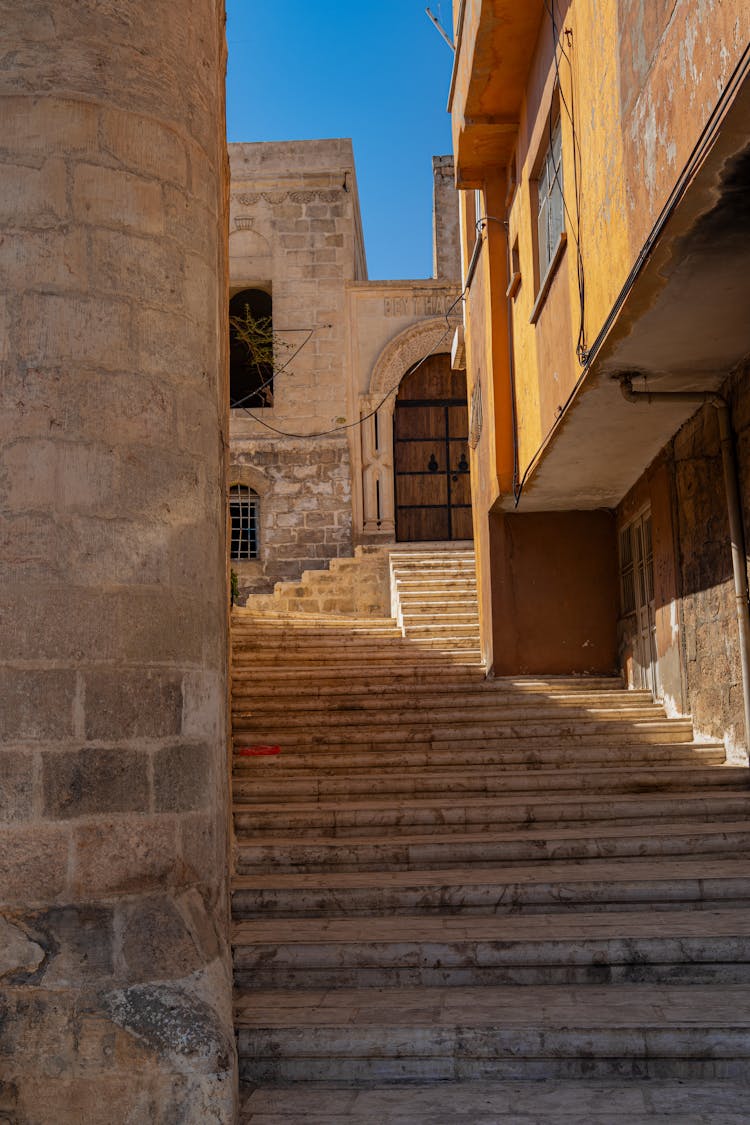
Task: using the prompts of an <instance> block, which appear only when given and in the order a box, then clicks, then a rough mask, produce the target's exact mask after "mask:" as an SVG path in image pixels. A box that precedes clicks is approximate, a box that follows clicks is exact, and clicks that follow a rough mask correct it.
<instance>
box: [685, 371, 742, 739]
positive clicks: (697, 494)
mask: <svg viewBox="0 0 750 1125" xmlns="http://www.w3.org/2000/svg"><path fill="white" fill-rule="evenodd" d="M748 375H750V366H745V367H744V368H742V369H740V370H739V371H738V372H736V373H735V375H734V376H733V377H732V379H731V380H730V381H729V383H728V384H727V385H726V386H725V388H724V393H725V395H726V397H727V398H728V399H729V401H730V403H731V409H732V426H733V429H734V433H735V449H736V453H737V461H738V469H739V474H740V496H741V497H742V498H743V501H744V512H743V516H744V524H745V534H746V536H747V534H748V531H750V394H748V389H747V387H748ZM672 456H673V459H674V472H675V491H676V521H677V531H678V543H679V559H678V565H679V575H680V582H681V589H682V616H683V633H684V646H683V659H684V669H685V678H686V686H687V696H688V703H689V708H690V712H691V714H692V715H693V718H694V721H695V724H696V727H697V729H698V730H699V731H701V732H703V733H705V734H708V735H712V736H714V737H718V738H724V739H726V741H727V744H728V746H729V748H730V750H731V749H732V748H733V747H736V748H739V747H742V746H744V747H745V748H747V743H746V739H745V732H744V729H743V728H744V721H743V702H742V681H741V676H740V661H739V648H738V639H737V638H738V632H737V617H736V611H735V597H734V582H733V577H732V558H731V550H730V540H729V522H728V518H727V509H726V500H725V495H724V476H723V471H722V462H721V451H720V446H719V436H718V425H717V419H716V412H715V410H714V409H713V408H712V407H704V408H703V409H702V410H701V411H700V412H699V413H698V414H697V415H695V417H694V418H692V419H691V420H690V421H689V422H688V423H687V424H686V425H685V426H683V427H682V429H681V430H680V431H679V433H678V434H677V435H676V437H675V439H674V441H673V443H672ZM746 546H747V543H746Z"/></svg>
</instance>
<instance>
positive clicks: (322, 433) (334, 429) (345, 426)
mask: <svg viewBox="0 0 750 1125" xmlns="http://www.w3.org/2000/svg"><path fill="white" fill-rule="evenodd" d="M465 295H466V289H464V290H462V292H461V293H459V295H458V297H456V299H455V301H453V303H452V304H451V305H450V306H449V308H448V309H447V310H446V311H445V313H444V314H443V316H444V318H445V322H446V325H447V327H446V329H445V331H444V332H443V334H442V335H441V337H440V339H439V340H437V342H436V343H434V344H433V345H432V347H431V348H430V350H429V351H428V352H427V353H426V354H425V355H423V356H422V358H421V359H420V360H418V361H417V363H415V364H414V365H413V366H412V367H411V368H410V373H411V372H413V371H416V370H417V369H418V368H420V367H421V366H422V364H423V363H426V362H427V360H428V359H429V358H430V356H432V355H434V354H435V352H436V350H437V348H439V347H440V345H441V344H442V342H443V340H444V339H445V337H446V336H447V335H448V334H449V332H453V331H454V329H455V326H454V325H453V324H451V322H450V315H451V313H452V312H453V310H454V309H455V307H456V305H458V304H459V303H460V302H461V301H463V299H464V297H465ZM329 327H330V326H329ZM313 331H315V330H313ZM306 343H307V340H305V341H303V343H302V344H301V345H300V347H299V348H298V349H297V352H296V353H295V355H298V354H299V352H300V351H301V350H302V348H303V347H304V346H305V344H306ZM293 358H294V356H292V357H290V359H289V360H288V361H287V363H286V364H285V365H284V367H283V368H280V370H279V372H278V374H280V373H281V371H283V370H284V369H285V368H286V367H288V366H289V364H290V363H291V361H292V359H293ZM400 385H401V379H399V381H398V383H395V384H394V385H393V386H392V387H391V388H390V389H389V390H387V391H386V392H385V394H384V395H383V397H382V398H381V400H380V402H379V403H378V404H377V406H375V407H374V408H373V409H372V410H370V411H369V412H368V413H367V414H363V415H362V417H361V418H358V419H357V420H356V421H354V422H346V423H342V424H341V425H339V426H331V428H330V429H328V430H319V431H316V432H314V433H307V434H300V433H293V432H291V431H289V430H281V429H279V428H278V427H277V426H272V425H271V423H270V422H266V421H264V420H263V418H259V417H258V415H257V414H253V412H252V410H250V409H249V408H248V407H247V406H241V407H237V409H241V410H244V411H245V413H246V414H247V415H248V417H250V418H252V419H253V421H254V422H258V423H260V425H261V426H265V428H266V429H267V430H271V431H272V432H273V433H275V434H278V435H279V436H280V437H288V438H321V437H329V436H330V435H331V434H337V433H341V432H342V431H344V430H353V429H356V427H357V426H361V425H362V424H363V423H364V422H366V421H368V419H370V418H372V417H374V416H375V415H376V414H377V412H378V411H379V410H380V408H381V406H383V405H384V404H385V403H386V402H387V401H388V399H389V398H390V397H391V395H392V394H394V393H395V392H396V391H397V390H398V388H399V386H400ZM261 389H262V388H261Z"/></svg>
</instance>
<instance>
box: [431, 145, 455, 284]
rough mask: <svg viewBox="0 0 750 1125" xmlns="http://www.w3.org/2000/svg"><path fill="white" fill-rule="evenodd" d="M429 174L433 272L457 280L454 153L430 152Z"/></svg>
mask: <svg viewBox="0 0 750 1125" xmlns="http://www.w3.org/2000/svg"><path fill="white" fill-rule="evenodd" d="M432 176H433V196H432V276H433V277H435V278H440V279H441V280H445V281H460V279H461V235H460V228H459V221H458V192H457V191H456V185H455V170H454V165H453V157H452V156H433V158H432Z"/></svg>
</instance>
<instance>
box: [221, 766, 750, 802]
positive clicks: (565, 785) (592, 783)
mask: <svg viewBox="0 0 750 1125" xmlns="http://www.w3.org/2000/svg"><path fill="white" fill-rule="evenodd" d="M687 784H692V785H700V786H702V787H703V788H704V789H705V790H707V791H708V790H711V791H713V790H715V789H721V788H728V789H731V790H732V791H735V790H736V791H739V792H740V793H741V792H742V791H743V790H745V791H747V769H746V767H744V766H737V767H731V766H721V767H716V766H708V767H702V766H701V765H700V764H696V765H695V766H685V765H680V766H672V767H670V766H646V767H642V768H638V767H633V766H630V767H627V766H625V767H619V768H618V767H612V766H588V767H587V768H586V769H570V768H569V769H564V770H554V771H551V770H533V771H530V770H525V769H512V768H511V769H497V768H495V769H492V768H488V767H483V766H479V767H474V768H473V769H470V768H468V767H465V768H463V769H462V770H460V771H456V770H453V771H450V770H440V769H432V770H419V771H414V772H413V773H411V774H409V775H407V776H405V775H404V774H402V773H401V772H400V771H399V770H398V769H395V770H391V771H388V772H385V771H379V772H377V773H362V774H360V775H358V776H356V777H346V776H343V777H342V776H338V777H324V776H314V775H310V776H308V777H289V776H288V775H286V774H284V773H277V774H276V775H275V776H273V777H269V776H266V777H261V776H258V775H256V776H255V777H251V778H249V779H235V781H234V782H233V794H234V799H235V802H236V803H237V804H238V805H250V804H259V805H266V804H270V803H271V802H273V801H275V800H276V801H279V802H282V803H283V804H287V803H288V802H289V801H320V802H326V801H337V800H347V799H349V798H351V799H353V800H360V799H361V798H362V797H364V796H368V795H370V794H373V793H375V794H377V796H378V798H379V799H383V800H385V799H389V798H394V799H400V798H402V797H407V798H420V799H429V798H431V797H432V798H433V799H434V798H435V797H438V796H442V795H444V794H445V793H450V794H451V795H452V799H454V800H455V799H456V798H458V797H466V796H480V797H481V796H497V795H501V794H502V795H510V794H523V795H528V796H530V797H532V798H534V799H538V798H539V797H540V796H541V795H543V794H550V795H555V796H557V795H562V794H566V795H567V794H568V793H570V792H574V793H579V794H582V793H586V794H589V793H609V794H620V793H644V794H645V793H648V794H651V793H658V792H665V793H669V792H684V790H685V787H686V785H687ZM748 797H750V792H748Z"/></svg>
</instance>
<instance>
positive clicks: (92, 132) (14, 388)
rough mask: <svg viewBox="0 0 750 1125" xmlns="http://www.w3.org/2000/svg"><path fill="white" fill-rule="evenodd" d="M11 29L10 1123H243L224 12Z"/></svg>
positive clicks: (123, 11)
mask: <svg viewBox="0 0 750 1125" xmlns="http://www.w3.org/2000/svg"><path fill="white" fill-rule="evenodd" d="M0 22H1V23H2V26H3V35H4V40H5V42H6V45H8V49H9V53H8V56H7V58H6V64H7V65H5V66H4V67H3V68H2V69H1V70H0V118H1V119H2V121H3V141H2V144H3V148H2V158H1V162H0V180H1V181H2V191H0V199H2V203H0V225H1V228H2V229H1V230H0V321H1V322H2V324H3V327H4V331H3V334H2V347H1V348H0V363H1V364H2V369H1V370H0V427H1V429H2V433H3V436H4V443H3V448H2V451H1V452H0V510H1V511H2V519H1V520H0V657H1V659H2V667H1V669H0V854H1V855H2V862H1V863H0V982H1V984H2V989H1V992H0V1057H2V1059H3V1066H2V1083H0V1120H4V1121H12V1122H19V1123H21V1122H23V1125H49V1123H50V1122H55V1125H68V1123H70V1125H73V1123H76V1125H79V1123H80V1122H82V1121H85V1122H87V1125H104V1123H105V1122H106V1123H107V1125H111V1123H112V1122H114V1121H118V1122H119V1121H121V1122H126V1121H127V1122H154V1123H157V1122H167V1121H175V1122H176V1121H180V1122H181V1123H182V1125H189V1123H195V1125H198V1123H199V1122H200V1123H201V1125H204V1123H206V1122H214V1123H219V1122H230V1121H232V1120H233V1119H234V1113H235V1106H236V1094H235V1068H234V1043H233V1036H232V1020H231V976H230V965H229V956H228V944H227V937H228V923H227V819H228V801H227V743H226V730H225V723H226V692H227V682H226V679H227V677H226V667H227V613H226V604H227V582H226V579H227V565H226V546H225V508H224V480H225V466H224V463H223V448H224V433H223V431H224V428H225V426H224V420H225V417H226V368H225V360H224V353H225V335H226V330H225V318H226V298H225V291H224V285H223V281H224V278H225V276H226V252H225V242H224V233H225V229H226V211H225V184H226V179H225V160H226V153H225V148H224V144H223V135H224V113H223V68H224V56H225V46H224V30H223V29H224V5H223V3H222V2H220V0H187V2H186V3H185V4H184V5H182V7H181V9H180V13H179V18H176V16H175V10H174V6H173V5H171V4H167V3H166V0H119V2H118V3H116V4H115V3H112V2H110V0H104V2H96V3H94V2H93V0H82V2H81V3H77V4H70V3H69V2H68V0H47V2H46V3H44V4H38V3H28V4H27V3H22V4H19V3H16V2H15V0H0Z"/></svg>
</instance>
